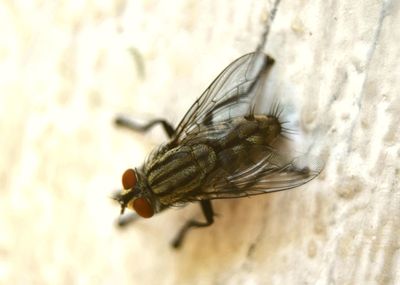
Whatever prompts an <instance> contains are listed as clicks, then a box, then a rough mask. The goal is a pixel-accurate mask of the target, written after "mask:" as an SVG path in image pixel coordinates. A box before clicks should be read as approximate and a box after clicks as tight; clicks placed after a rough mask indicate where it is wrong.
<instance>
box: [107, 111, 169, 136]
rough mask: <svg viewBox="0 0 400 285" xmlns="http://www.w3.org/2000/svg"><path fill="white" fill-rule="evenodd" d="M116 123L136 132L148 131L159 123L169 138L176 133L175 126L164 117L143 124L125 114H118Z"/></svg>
mask: <svg viewBox="0 0 400 285" xmlns="http://www.w3.org/2000/svg"><path fill="white" fill-rule="evenodd" d="M115 124H116V125H117V126H121V127H124V128H128V129H130V130H133V131H136V132H147V131H148V130H150V129H151V128H152V127H154V126H156V125H158V124H161V125H162V127H163V129H164V131H165V132H166V133H167V135H168V137H169V138H171V137H172V136H173V135H174V134H175V129H174V127H172V125H171V124H170V123H168V122H167V121H166V120H164V119H155V120H151V121H150V122H148V123H146V124H143V125H142V124H138V123H136V122H134V121H132V120H130V119H128V118H126V117H124V116H118V117H117V118H116V119H115Z"/></svg>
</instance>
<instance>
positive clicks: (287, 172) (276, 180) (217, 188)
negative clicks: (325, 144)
mask: <svg viewBox="0 0 400 285" xmlns="http://www.w3.org/2000/svg"><path fill="white" fill-rule="evenodd" d="M247 151H248V153H249V155H248V157H249V161H248V162H247V163H245V164H244V165H242V166H239V167H237V168H236V170H233V171H232V170H230V169H229V168H227V167H220V168H219V169H218V170H216V172H215V173H214V174H213V177H211V178H210V180H209V183H207V185H206V186H205V187H204V188H202V189H196V191H193V192H192V193H187V196H186V197H185V199H186V201H185V202H190V201H199V200H208V199H225V198H240V197H245V196H252V195H259V194H265V193H271V192H277V191H283V190H288V189H291V188H295V187H298V186H301V185H303V184H305V183H307V182H309V181H310V180H312V179H314V178H315V177H316V176H318V174H319V173H320V172H321V170H322V169H323V163H321V162H320V161H318V160H316V159H315V158H310V157H305V156H303V157H297V158H295V159H293V160H291V161H287V159H286V158H284V157H283V156H282V155H280V154H278V153H277V152H276V150H274V149H270V148H264V149H263V150H262V156H263V157H262V159H260V160H259V161H258V162H257V163H254V164H252V163H250V160H251V157H252V151H255V150H254V149H253V150H252V149H248V150H247ZM256 152H258V154H259V155H260V151H259V150H256ZM311 160H314V161H311Z"/></svg>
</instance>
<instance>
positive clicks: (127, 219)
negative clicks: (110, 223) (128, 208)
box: [116, 213, 139, 228]
mask: <svg viewBox="0 0 400 285" xmlns="http://www.w3.org/2000/svg"><path fill="white" fill-rule="evenodd" d="M138 218H139V216H138V215H137V214H136V213H129V214H125V215H121V216H120V217H119V218H118V220H117V223H116V224H117V226H118V227H120V228H124V227H126V226H127V225H129V224H131V223H133V222H135V221H136V220H137V219H138Z"/></svg>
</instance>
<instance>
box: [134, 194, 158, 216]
mask: <svg viewBox="0 0 400 285" xmlns="http://www.w3.org/2000/svg"><path fill="white" fill-rule="evenodd" d="M133 208H134V209H135V211H136V213H137V214H138V215H139V216H141V217H143V218H150V217H151V216H153V215H154V211H153V208H152V207H151V205H150V202H149V201H148V200H147V199H146V198H137V199H136V200H135V201H133Z"/></svg>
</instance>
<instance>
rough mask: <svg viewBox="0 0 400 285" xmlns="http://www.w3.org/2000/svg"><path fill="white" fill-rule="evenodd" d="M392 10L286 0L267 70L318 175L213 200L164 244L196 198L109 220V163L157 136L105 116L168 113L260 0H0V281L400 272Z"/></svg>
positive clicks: (335, 279) (224, 51)
mask: <svg viewBox="0 0 400 285" xmlns="http://www.w3.org/2000/svg"><path fill="white" fill-rule="evenodd" d="M399 5H400V2H399V1H396V0H392V1H375V0H357V1H340V4H339V2H338V1H319V3H317V2H315V1H285V0H283V2H282V3H281V5H280V7H279V11H278V14H277V17H276V20H275V22H274V24H273V26H272V31H271V37H270V41H269V42H268V44H267V47H266V49H265V51H266V52H267V53H269V54H271V55H272V56H273V57H274V58H275V59H276V66H275V67H274V70H273V72H272V74H271V79H270V80H271V82H273V84H272V86H273V87H272V88H273V89H274V92H277V93H278V94H291V95H292V96H295V97H296V98H297V101H298V102H297V104H298V106H299V108H300V121H301V126H302V129H303V130H304V131H305V132H307V133H308V134H311V135H312V136H313V137H314V138H315V145H314V149H315V150H316V151H317V152H319V153H321V154H322V157H323V158H324V160H325V161H326V166H325V170H324V172H323V173H322V175H321V176H320V177H319V178H318V179H316V180H315V181H313V182H312V183H309V184H307V185H306V186H304V187H302V188H301V189H298V190H296V191H287V192H282V193H276V194H271V195H265V196H262V197H255V198H251V199H241V200H229V201H218V202H216V203H215V209H216V212H217V213H219V216H218V217H217V220H216V222H215V225H213V226H212V227H210V228H208V229H203V230H197V231H193V232H191V233H190V234H189V236H188V238H187V240H186V243H185V244H184V246H183V248H182V249H181V250H180V251H178V252H176V251H173V250H172V249H171V248H170V247H169V241H170V240H171V239H172V237H173V236H174V234H175V233H176V231H177V230H178V228H179V227H180V226H181V225H182V224H183V223H184V221H185V220H186V219H188V218H191V217H193V216H196V215H200V211H199V209H198V206H196V205H192V206H189V207H186V208H185V209H181V210H172V211H169V212H167V213H165V214H163V215H160V216H157V217H155V218H153V219H151V220H146V221H140V222H138V223H137V224H136V225H134V226H132V227H131V228H129V229H128V230H126V231H124V232H120V231H118V230H116V229H115V228H114V227H113V222H114V219H115V218H116V217H117V215H118V212H119V208H118V206H117V205H115V204H113V203H112V202H111V200H110V199H109V198H108V197H109V196H110V193H111V191H112V190H113V189H116V188H117V187H119V186H120V176H121V174H122V172H123V171H124V170H125V169H126V168H127V167H133V166H138V165H140V164H141V163H142V161H143V160H144V158H145V157H146V155H147V154H148V153H149V151H150V149H151V148H152V147H153V146H154V145H156V144H157V143H159V142H161V141H163V140H164V139H165V138H164V136H163V134H162V132H161V131H160V130H155V131H154V132H152V133H151V134H149V135H147V136H143V135H140V134H131V133H129V132H127V131H123V130H118V129H116V128H114V126H113V125H112V123H111V122H112V120H113V118H114V115H115V114H116V113H121V112H123V113H129V114H136V115H138V114H139V115H141V116H146V117H148V118H150V117H152V115H153V116H162V117H167V118H168V119H169V120H171V121H172V122H174V123H177V122H178V121H179V119H180V118H181V117H182V116H183V114H184V113H185V111H186V110H187V108H188V107H189V106H190V104H191V103H192V102H193V101H194V100H195V98H196V97H198V96H199V95H200V94H201V92H202V91H203V90H204V89H205V88H206V87H207V85H208V84H209V83H210V82H211V80H212V79H213V78H214V77H215V76H216V75H217V74H218V73H219V71H221V70H222V68H223V67H225V66H226V65H227V64H228V63H229V62H231V61H232V60H234V59H235V58H236V57H238V56H240V55H242V54H244V53H246V52H249V51H252V50H253V49H254V47H255V46H256V44H257V42H258V39H259V35H260V32H261V29H262V27H261V23H262V19H264V18H265V16H266V14H267V13H266V11H267V10H268V9H267V8H268V7H270V3H268V2H264V1H227V0H225V1H211V0H208V1H173V2H172V1H145V0H142V1H123V0H116V1H87V2H86V3H83V1H64V2H62V1H58V2H56V1H5V0H3V1H1V2H0V35H1V39H0V152H1V153H0V157H1V159H0V186H1V188H0V284H400V270H399V268H400V190H399V175H400V172H399V169H400V162H399V161H400V160H399V157H400V144H399V136H400V132H399V121H400V120H399V119H400V97H399V95H398V93H399V92H400V80H399V74H400V49H399V43H400V12H399V11H400V7H399ZM129 48H134V49H135V50H136V54H138V55H139V56H138V57H137V58H138V61H137V62H139V64H138V63H137V62H136V63H135V60H133V59H132V56H131V55H130V53H129ZM141 60H142V62H143V66H144V70H143V69H141V68H140V61H141Z"/></svg>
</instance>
